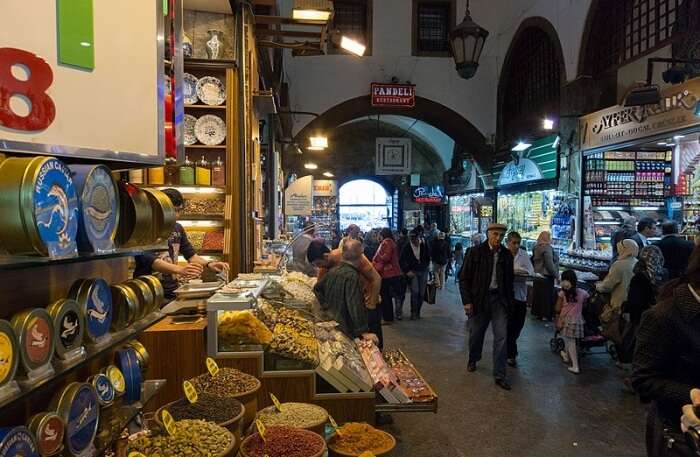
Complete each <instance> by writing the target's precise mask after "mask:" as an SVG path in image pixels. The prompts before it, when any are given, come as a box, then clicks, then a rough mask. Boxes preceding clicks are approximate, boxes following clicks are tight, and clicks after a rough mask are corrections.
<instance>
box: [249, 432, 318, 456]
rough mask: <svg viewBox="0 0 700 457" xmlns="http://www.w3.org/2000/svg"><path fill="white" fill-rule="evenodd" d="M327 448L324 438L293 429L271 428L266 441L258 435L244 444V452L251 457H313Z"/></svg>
mask: <svg viewBox="0 0 700 457" xmlns="http://www.w3.org/2000/svg"><path fill="white" fill-rule="evenodd" d="M325 447H326V443H325V442H324V441H323V438H321V436H319V435H317V434H315V433H314V432H310V431H308V430H304V429H301V428H293V427H269V428H268V429H267V431H266V432H265V441H263V439H262V438H261V437H260V435H259V434H258V433H256V434H255V435H253V436H252V437H250V438H249V439H247V440H246V441H245V442H244V443H243V452H245V455H247V456H250V457H263V456H265V455H268V456H269V457H313V456H315V455H318V454H320V453H321V452H323V450H324V448H325Z"/></svg>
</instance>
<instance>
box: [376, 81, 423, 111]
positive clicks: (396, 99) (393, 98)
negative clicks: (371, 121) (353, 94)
mask: <svg viewBox="0 0 700 457" xmlns="http://www.w3.org/2000/svg"><path fill="white" fill-rule="evenodd" d="M371 94H372V106H377V107H384V108H387V107H388V108H413V107H414V106H416V86H414V85H413V84H382V83H372V85H371Z"/></svg>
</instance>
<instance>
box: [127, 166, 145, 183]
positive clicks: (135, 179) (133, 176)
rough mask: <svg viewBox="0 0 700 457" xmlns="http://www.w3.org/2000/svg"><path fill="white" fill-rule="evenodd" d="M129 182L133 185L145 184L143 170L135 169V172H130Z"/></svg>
mask: <svg viewBox="0 0 700 457" xmlns="http://www.w3.org/2000/svg"><path fill="white" fill-rule="evenodd" d="M129 182H130V183H131V184H144V182H143V168H135V169H133V170H129Z"/></svg>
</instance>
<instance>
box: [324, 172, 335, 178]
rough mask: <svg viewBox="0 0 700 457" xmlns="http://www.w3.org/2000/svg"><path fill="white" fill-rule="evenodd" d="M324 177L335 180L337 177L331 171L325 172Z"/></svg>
mask: <svg viewBox="0 0 700 457" xmlns="http://www.w3.org/2000/svg"><path fill="white" fill-rule="evenodd" d="M323 176H325V177H326V178H335V175H334V174H333V173H331V172H330V171H324V172H323Z"/></svg>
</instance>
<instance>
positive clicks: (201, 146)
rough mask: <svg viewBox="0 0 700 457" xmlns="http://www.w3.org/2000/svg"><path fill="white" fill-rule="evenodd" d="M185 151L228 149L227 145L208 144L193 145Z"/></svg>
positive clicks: (186, 147)
mask: <svg viewBox="0 0 700 457" xmlns="http://www.w3.org/2000/svg"><path fill="white" fill-rule="evenodd" d="M185 149H226V145H225V144H216V145H213V146H209V145H206V144H192V145H190V146H185Z"/></svg>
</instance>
